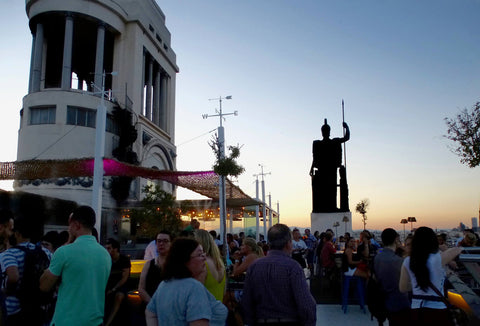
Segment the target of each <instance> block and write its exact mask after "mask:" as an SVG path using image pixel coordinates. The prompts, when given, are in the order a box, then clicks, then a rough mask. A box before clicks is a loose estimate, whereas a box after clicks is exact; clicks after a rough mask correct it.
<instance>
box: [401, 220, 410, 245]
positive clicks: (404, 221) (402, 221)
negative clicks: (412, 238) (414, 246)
mask: <svg viewBox="0 0 480 326" xmlns="http://www.w3.org/2000/svg"><path fill="white" fill-rule="evenodd" d="M400 223H402V224H403V241H405V239H406V238H407V236H406V235H405V224H407V223H408V220H407V219H406V218H402V220H401V221H400Z"/></svg>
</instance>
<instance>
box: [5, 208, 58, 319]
mask: <svg viewBox="0 0 480 326" xmlns="http://www.w3.org/2000/svg"><path fill="white" fill-rule="evenodd" d="M33 225H34V223H31V222H30V221H27V219H26V218H24V217H22V218H18V219H15V228H14V235H15V239H16V242H17V245H16V246H14V247H12V248H9V249H7V250H6V251H5V252H3V253H2V254H1V255H0V264H1V268H2V275H3V284H2V285H3V286H2V288H3V291H4V293H5V295H6V299H5V305H6V311H7V322H8V325H9V326H16V325H42V324H43V323H44V322H46V321H47V320H46V319H45V318H47V317H46V316H45V310H44V309H43V308H44V307H42V305H43V304H44V302H41V299H42V298H41V293H40V290H39V281H40V276H41V273H42V272H43V270H44V269H46V268H48V265H49V263H50V259H51V253H50V252H49V251H48V250H46V249H44V248H42V247H41V246H36V245H35V244H33V243H31V242H30V238H31V236H32V235H33V234H34V233H33V232H34V230H32V226H33ZM52 300H53V298H52Z"/></svg>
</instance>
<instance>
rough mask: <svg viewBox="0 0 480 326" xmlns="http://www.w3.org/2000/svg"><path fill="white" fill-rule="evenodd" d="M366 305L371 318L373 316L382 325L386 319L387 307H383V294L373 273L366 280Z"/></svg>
mask: <svg viewBox="0 0 480 326" xmlns="http://www.w3.org/2000/svg"><path fill="white" fill-rule="evenodd" d="M367 306H368V311H370V314H371V317H370V319H371V320H373V317H375V318H376V319H377V321H378V325H380V326H381V325H383V323H384V322H385V320H386V319H387V308H386V307H385V294H384V293H383V291H382V288H381V287H380V284H379V283H378V281H377V280H376V278H375V274H373V275H372V276H371V277H370V278H369V279H368V281H367Z"/></svg>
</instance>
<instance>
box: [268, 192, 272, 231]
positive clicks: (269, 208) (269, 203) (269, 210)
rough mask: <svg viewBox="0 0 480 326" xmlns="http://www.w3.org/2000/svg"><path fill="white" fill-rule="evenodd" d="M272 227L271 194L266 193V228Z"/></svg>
mask: <svg viewBox="0 0 480 326" xmlns="http://www.w3.org/2000/svg"><path fill="white" fill-rule="evenodd" d="M271 227H272V194H271V193H270V192H269V193H268V228H269V229H270V228H271Z"/></svg>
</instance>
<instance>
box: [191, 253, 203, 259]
mask: <svg viewBox="0 0 480 326" xmlns="http://www.w3.org/2000/svg"><path fill="white" fill-rule="evenodd" d="M206 257H207V254H206V253H204V252H202V253H201V254H198V255H195V256H190V258H192V259H193V258H206Z"/></svg>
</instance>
